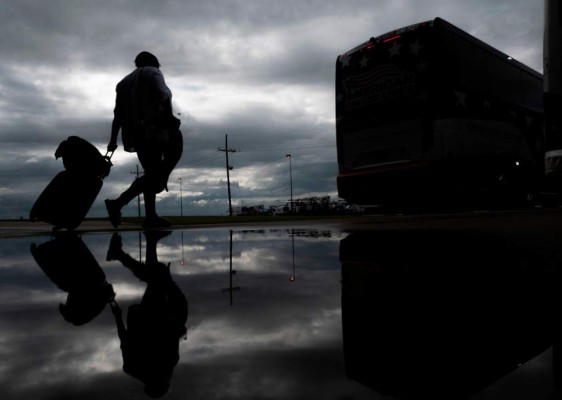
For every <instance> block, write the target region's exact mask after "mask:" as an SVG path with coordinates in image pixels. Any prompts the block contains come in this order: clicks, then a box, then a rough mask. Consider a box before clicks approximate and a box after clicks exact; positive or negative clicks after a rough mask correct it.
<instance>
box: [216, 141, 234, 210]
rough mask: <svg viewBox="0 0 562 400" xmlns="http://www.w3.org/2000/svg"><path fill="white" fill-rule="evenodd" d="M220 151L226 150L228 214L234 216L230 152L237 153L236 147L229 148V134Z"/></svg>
mask: <svg viewBox="0 0 562 400" xmlns="http://www.w3.org/2000/svg"><path fill="white" fill-rule="evenodd" d="M219 151H224V153H225V154H226V183H227V185H228V214H229V215H230V216H231V217H232V197H231V195H230V170H232V169H233V167H232V166H231V165H230V164H229V163H228V153H236V149H229V148H228V135H224V149H221V148H219Z"/></svg>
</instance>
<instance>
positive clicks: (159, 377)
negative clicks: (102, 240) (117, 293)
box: [107, 231, 187, 398]
mask: <svg viewBox="0 0 562 400" xmlns="http://www.w3.org/2000/svg"><path fill="white" fill-rule="evenodd" d="M168 234H169V232H159V231H148V232H146V233H145V235H146V263H145V264H143V263H141V262H139V261H137V260H135V259H133V258H132V257H131V256H130V255H128V254H127V253H125V252H124V251H123V249H122V247H121V237H120V236H119V235H118V234H117V233H115V234H114V235H113V237H112V239H111V243H110V246H109V250H108V255H107V259H108V261H110V260H118V261H120V262H121V263H122V264H123V265H124V266H125V267H127V268H129V269H130V270H131V271H132V272H133V274H135V276H137V277H138V278H140V279H141V280H143V281H145V282H147V287H146V291H145V293H144V295H143V298H142V300H141V303H140V304H135V305H132V306H130V307H129V309H128V313H127V326H125V324H124V322H123V318H122V313H121V309H120V308H119V306H118V305H117V303H116V302H113V303H112V307H111V309H112V311H113V314H114V316H115V321H116V323H117V332H118V334H119V339H120V340H121V351H122V354H123V370H124V371H125V372H126V373H127V374H129V375H131V376H133V377H134V378H136V379H139V380H140V381H141V382H143V383H144V384H145V391H146V393H147V394H148V395H149V396H151V397H154V398H156V397H161V396H163V395H164V394H166V393H167V391H168V387H169V383H170V379H171V377H172V373H173V370H174V368H175V366H176V364H177V363H178V361H179V340H180V338H181V337H182V336H184V335H185V333H186V332H187V330H186V327H185V323H186V321H187V300H186V298H185V296H184V294H183V293H182V291H181V289H180V288H179V287H178V286H177V285H176V283H175V282H174V281H173V280H172V277H171V275H170V268H169V267H170V266H169V264H168V265H166V264H163V263H161V262H158V259H157V255H156V244H157V242H158V240H159V239H161V238H162V237H164V236H166V235H168Z"/></svg>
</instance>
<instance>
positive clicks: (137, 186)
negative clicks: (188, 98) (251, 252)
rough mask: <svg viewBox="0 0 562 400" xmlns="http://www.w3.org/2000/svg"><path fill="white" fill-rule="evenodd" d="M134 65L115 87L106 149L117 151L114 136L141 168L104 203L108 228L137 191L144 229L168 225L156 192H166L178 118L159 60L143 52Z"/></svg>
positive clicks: (177, 148) (179, 140) (177, 144)
mask: <svg viewBox="0 0 562 400" xmlns="http://www.w3.org/2000/svg"><path fill="white" fill-rule="evenodd" d="M135 66H136V69H135V70H134V71H133V72H131V73H130V74H128V75H127V76H126V77H125V78H123V79H122V80H121V81H120V82H119V83H118V84H117V87H116V92H117V95H116V100H115V109H114V112H113V113H114V118H113V123H112V125H111V137H110V140H109V144H108V145H107V150H108V151H109V152H113V151H115V150H116V149H117V137H118V135H119V131H121V140H122V142H123V148H124V150H125V151H126V152H136V153H137V157H138V159H139V162H140V163H141V165H142V167H143V169H144V175H143V176H141V177H140V178H137V179H135V180H134V181H133V183H132V184H131V185H130V186H129V188H128V189H127V190H125V191H124V192H123V193H121V195H120V196H119V197H118V198H117V199H114V200H112V199H106V200H105V206H106V209H107V213H108V216H109V220H110V222H111V224H112V225H113V227H114V228H117V227H118V226H119V224H120V223H121V209H122V208H123V207H124V206H125V205H126V204H128V203H129V202H130V201H131V200H133V199H134V198H135V197H137V196H138V195H140V194H141V193H142V194H143V196H144V207H145V215H146V217H145V221H144V228H147V229H150V228H158V227H166V226H169V225H171V223H170V221H168V220H166V219H165V218H162V217H160V216H158V214H157V213H156V195H157V194H158V193H160V192H162V191H163V190H168V188H167V182H168V178H169V176H170V173H171V172H172V170H173V169H174V168H175V166H176V164H177V163H178V161H179V160H180V158H181V155H182V152H183V137H182V134H181V131H180V130H179V126H180V121H179V119H177V118H176V117H175V116H174V115H173V112H172V92H171V91H170V89H169V88H168V86H167V85H166V83H165V81H164V75H163V74H162V72H161V71H160V62H159V61H158V59H157V58H156V56H154V55H153V54H151V53H149V52H147V51H143V52H141V53H139V54H138V55H137V57H136V58H135Z"/></svg>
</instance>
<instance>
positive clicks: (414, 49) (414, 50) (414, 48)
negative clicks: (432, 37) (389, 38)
mask: <svg viewBox="0 0 562 400" xmlns="http://www.w3.org/2000/svg"><path fill="white" fill-rule="evenodd" d="M421 49H423V46H422V45H421V44H420V40H419V39H418V40H416V41H415V42H414V43H410V54H413V55H415V56H417V55H418V53H419V52H420V50H421Z"/></svg>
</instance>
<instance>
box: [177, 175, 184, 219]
mask: <svg viewBox="0 0 562 400" xmlns="http://www.w3.org/2000/svg"><path fill="white" fill-rule="evenodd" d="M178 181H179V182H180V217H183V194H182V191H181V178H178Z"/></svg>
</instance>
